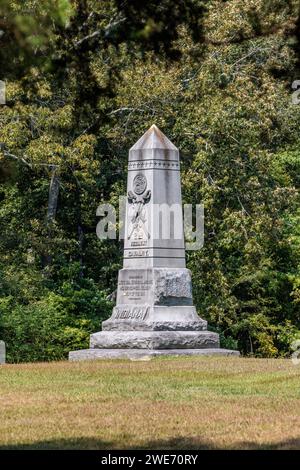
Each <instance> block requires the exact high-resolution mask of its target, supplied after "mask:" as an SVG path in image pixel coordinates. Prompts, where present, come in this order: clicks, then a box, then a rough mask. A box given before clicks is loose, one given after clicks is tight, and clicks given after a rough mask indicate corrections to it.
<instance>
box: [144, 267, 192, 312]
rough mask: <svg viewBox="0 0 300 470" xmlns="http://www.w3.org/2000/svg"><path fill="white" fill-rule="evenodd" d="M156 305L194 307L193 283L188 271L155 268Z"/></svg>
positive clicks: (154, 288) (154, 289)
mask: <svg viewBox="0 0 300 470" xmlns="http://www.w3.org/2000/svg"><path fill="white" fill-rule="evenodd" d="M153 272H154V285H153V291H154V299H153V300H154V304H155V305H168V306H169V305H192V304H193V297H192V281H191V274H190V271H189V270H188V269H170V268H160V269H158V268H155V269H154V270H153Z"/></svg>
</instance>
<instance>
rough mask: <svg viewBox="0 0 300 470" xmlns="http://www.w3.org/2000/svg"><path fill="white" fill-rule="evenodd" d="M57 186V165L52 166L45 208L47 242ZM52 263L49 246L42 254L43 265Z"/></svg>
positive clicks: (55, 205) (52, 218)
mask: <svg viewBox="0 0 300 470" xmlns="http://www.w3.org/2000/svg"><path fill="white" fill-rule="evenodd" d="M59 188H60V178H59V176H58V168H57V166H54V167H53V170H52V175H51V181H50V186H49V196H48V208H47V215H46V225H47V230H48V234H47V242H48V243H49V242H50V240H51V238H52V228H51V225H52V224H53V222H54V221H55V218H56V212H57V204H58V196H59ZM51 263H52V256H51V254H50V253H49V248H48V247H47V248H46V253H45V255H44V256H43V266H44V268H46V267H47V266H50V265H51Z"/></svg>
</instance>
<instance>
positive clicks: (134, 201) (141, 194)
mask: <svg viewBox="0 0 300 470" xmlns="http://www.w3.org/2000/svg"><path fill="white" fill-rule="evenodd" d="M146 189H147V179H146V176H145V175H143V174H142V173H138V174H137V175H136V176H135V177H134V180H133V192H132V191H128V202H129V204H130V207H129V211H130V212H129V213H130V222H131V228H130V233H129V235H128V240H130V239H131V238H133V239H135V240H141V239H143V238H144V237H146V238H150V234H149V233H148V230H147V228H146V210H145V204H147V203H148V202H149V201H150V199H151V191H150V189H148V191H146Z"/></svg>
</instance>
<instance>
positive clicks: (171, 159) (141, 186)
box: [69, 125, 239, 360]
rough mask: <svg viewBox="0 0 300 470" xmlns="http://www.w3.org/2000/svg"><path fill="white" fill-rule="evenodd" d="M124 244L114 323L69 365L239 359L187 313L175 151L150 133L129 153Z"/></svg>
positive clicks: (191, 307)
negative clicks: (163, 359) (204, 357)
mask: <svg viewBox="0 0 300 470" xmlns="http://www.w3.org/2000/svg"><path fill="white" fill-rule="evenodd" d="M170 207H171V208H173V209H174V216H173V219H172V216H170V213H171V211H170V210H169V209H170ZM164 211H166V212H164ZM162 222H163V223H162ZM161 226H162V228H161ZM175 232H176V233H175ZM124 237H125V242H124V258H123V269H121V270H120V271H119V277H118V289H117V302H116V306H115V307H114V309H113V312H112V315H111V317H110V318H109V319H108V320H106V321H104V322H103V323H102V331H100V332H99V333H94V334H92V335H91V337H90V349H86V350H81V351H71V352H70V353H69V359H70V360H80V359H97V358H139V357H145V356H147V357H149V356H150V357H151V356H161V355H203V354H206V355H216V354H219V355H239V353H238V352H237V351H232V350H225V349H220V347H219V335H218V334H217V333H214V332H211V331H208V330H207V322H206V321H205V320H203V319H201V318H200V317H199V316H198V314H197V312H196V309H195V307H194V305H193V297H192V283H191V274H190V271H189V270H188V269H187V268H186V264H185V245H184V233H183V217H182V206H181V184H180V162H179V151H178V149H177V148H176V147H175V146H174V145H173V144H172V142H170V140H169V139H168V138H167V137H166V136H165V135H164V134H163V133H162V132H161V131H160V130H159V129H158V128H157V127H156V126H155V125H153V126H152V127H151V128H150V129H149V130H148V131H147V132H146V133H145V134H144V135H143V136H142V137H141V138H140V139H139V140H138V141H137V143H136V144H135V145H134V146H133V147H132V148H131V149H130V151H129V161H128V179H127V202H126V216H125V235H124Z"/></svg>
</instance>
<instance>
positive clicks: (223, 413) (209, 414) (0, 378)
mask: <svg viewBox="0 0 300 470" xmlns="http://www.w3.org/2000/svg"><path fill="white" fill-rule="evenodd" d="M0 416H1V433H0V449H8V448H20V449H23V448H30V449H31V448H33V449H57V448H65V449H124V448H126V449H138V448H143V449H183V448H185V449H220V448H221V449H300V366H295V365H293V364H292V362H291V361H290V360H265V359H244V358H203V357H202V358H201V357H198V358H191V357H190V358H159V359H154V360H152V361H149V362H144V361H143V362H142V361H138V362H131V361H125V360H114V361H94V362H78V363H68V362H57V363H40V364H23V365H4V366H0Z"/></svg>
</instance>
